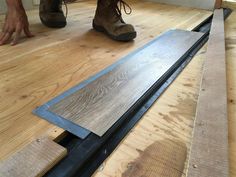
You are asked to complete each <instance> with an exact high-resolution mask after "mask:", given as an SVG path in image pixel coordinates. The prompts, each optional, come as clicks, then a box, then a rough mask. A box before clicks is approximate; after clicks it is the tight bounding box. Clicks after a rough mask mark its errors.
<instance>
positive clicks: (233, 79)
mask: <svg viewBox="0 0 236 177" xmlns="http://www.w3.org/2000/svg"><path fill="white" fill-rule="evenodd" d="M235 4H236V3H235ZM229 7H231V6H229ZM235 21H236V12H235V11H233V13H232V14H231V15H230V16H229V17H228V19H227V20H226V22H225V35H226V36H225V37H226V41H225V42H226V64H227V86H228V89H227V91H228V120H229V123H228V126H229V160H230V163H229V165H230V177H236V60H235V58H236V35H235V34H236V23H235Z"/></svg>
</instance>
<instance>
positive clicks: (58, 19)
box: [39, 0, 66, 28]
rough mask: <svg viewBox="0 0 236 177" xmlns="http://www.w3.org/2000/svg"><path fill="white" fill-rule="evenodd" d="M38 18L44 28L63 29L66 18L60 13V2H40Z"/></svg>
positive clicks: (42, 0)
mask: <svg viewBox="0 0 236 177" xmlns="http://www.w3.org/2000/svg"><path fill="white" fill-rule="evenodd" d="M39 17H40V20H41V22H42V23H43V24H44V25H45V26H48V27H51V28H63V27H65V26H66V17H65V15H64V13H63V11H62V0H40V6H39Z"/></svg>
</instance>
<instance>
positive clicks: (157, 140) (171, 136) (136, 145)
mask: <svg viewBox="0 0 236 177" xmlns="http://www.w3.org/2000/svg"><path fill="white" fill-rule="evenodd" d="M205 52H206V46H204V47H203V48H202V49H201V50H200V51H199V52H198V53H197V55H196V56H195V57H194V58H193V60H192V61H191V62H190V63H189V64H188V65H187V66H186V68H185V69H184V70H183V72H182V73H181V74H180V75H179V76H178V77H177V78H176V80H174V82H173V83H172V84H171V85H170V86H169V87H168V89H167V90H166V91H165V93H164V94H162V95H161V97H160V98H158V100H157V101H156V102H155V104H154V105H153V106H152V107H151V109H149V111H148V112H147V113H146V114H145V115H144V117H143V118H142V120H140V121H139V122H138V123H137V125H136V126H135V127H134V128H133V129H132V130H131V131H130V133H129V134H128V135H127V136H126V137H125V138H124V139H123V141H122V143H120V145H119V146H118V147H117V148H116V150H115V151H114V152H113V153H112V154H111V155H110V156H109V157H108V159H107V160H106V161H105V162H104V163H103V164H102V165H101V167H100V168H99V169H98V170H97V172H96V173H95V174H94V177H111V176H112V177H130V176H132V175H133V176H134V175H135V174H137V173H138V174H140V176H141V175H142V176H145V177H153V176H154V173H152V171H155V172H156V175H155V177H163V174H165V175H166V176H171V177H180V176H182V177H185V176H186V164H187V162H186V161H187V159H188V157H189V149H190V145H191V144H190V143H191V133H192V128H193V120H194V116H195V109H196V104H197V97H198V91H199V87H200V80H201V73H202V66H203V61H204V59H205ZM157 147H158V149H157V150H156V148H157ZM186 148H187V149H186ZM154 149H155V150H154ZM158 150H159V152H155V153H154V151H158ZM175 152H176V153H177V152H178V154H176V153H175ZM145 154H156V155H155V158H149V160H148V158H147V159H143V158H144V156H147V155H145ZM149 157H150V156H149ZM143 160H144V161H145V162H146V163H142V162H143ZM147 162H148V164H147ZM149 162H150V163H149ZM183 166H184V169H183V168H182V167H183ZM133 168H134V169H137V168H139V169H143V170H138V171H136V170H133ZM147 169H151V170H147Z"/></svg>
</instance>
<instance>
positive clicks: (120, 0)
mask: <svg viewBox="0 0 236 177" xmlns="http://www.w3.org/2000/svg"><path fill="white" fill-rule="evenodd" d="M113 5H114V6H113V7H114V8H115V11H116V14H117V16H118V17H119V18H120V19H121V21H122V22H124V21H123V19H122V12H121V11H122V8H123V9H124V12H125V14H127V15H130V14H131V13H132V9H131V7H130V6H129V4H127V3H126V2H125V1H123V0H116V1H115V2H114V4H113Z"/></svg>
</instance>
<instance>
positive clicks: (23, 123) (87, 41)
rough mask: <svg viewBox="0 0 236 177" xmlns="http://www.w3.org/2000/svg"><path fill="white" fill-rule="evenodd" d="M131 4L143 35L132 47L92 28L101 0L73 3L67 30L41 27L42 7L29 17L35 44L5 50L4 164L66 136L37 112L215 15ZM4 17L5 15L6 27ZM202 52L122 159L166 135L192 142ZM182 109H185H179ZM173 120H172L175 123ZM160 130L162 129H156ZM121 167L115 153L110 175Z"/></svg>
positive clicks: (0, 137) (1, 85)
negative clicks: (162, 38)
mask: <svg viewBox="0 0 236 177" xmlns="http://www.w3.org/2000/svg"><path fill="white" fill-rule="evenodd" d="M127 2H128V3H129V5H130V6H131V7H132V8H133V13H132V15H129V16H126V15H125V14H124V18H125V20H126V21H127V22H128V23H132V24H133V25H134V26H135V28H136V30H137V32H138V34H139V35H138V36H137V38H136V39H135V41H134V42H131V43H118V42H115V41H112V40H110V39H108V38H107V37H106V36H104V35H102V34H100V33H97V32H95V31H93V30H90V29H91V20H92V18H93V15H94V10H95V8H96V1H83V2H80V3H75V4H68V7H69V14H68V18H67V22H68V24H67V27H66V28H63V29H60V30H55V29H49V28H47V27H45V26H43V25H41V22H40V20H39V18H38V11H37V10H34V11H29V12H27V13H28V15H29V16H28V17H29V22H30V29H31V30H32V32H33V33H34V34H35V37H34V38H31V39H28V40H25V38H21V41H20V45H17V46H14V47H12V46H9V45H6V46H1V47H0V75H1V77H0V98H1V99H0V144H1V146H0V161H2V160H4V159H6V158H7V157H9V156H11V155H12V154H13V153H15V152H16V151H18V150H19V149H21V148H22V147H24V146H25V145H26V144H28V143H29V142H31V141H33V140H35V139H36V138H37V137H39V136H41V135H45V136H49V137H51V138H52V139H55V138H57V137H58V135H61V133H62V132H64V130H63V129H60V128H58V127H56V126H54V125H53V124H50V123H48V122H47V121H45V120H43V119H40V118H38V117H37V116H34V115H32V110H33V109H35V107H37V106H40V105H42V104H43V103H45V102H46V101H48V100H50V99H52V98H54V97H56V96H57V95H59V94H61V93H62V92H64V91H66V90H68V89H69V88H71V87H72V86H74V85H76V84H77V83H79V82H81V81H83V80H85V79H86V78H88V77H89V76H91V75H93V74H95V73H97V72H99V71H100V70H102V69H104V68H106V67H107V66H109V65H111V64H112V63H114V62H115V61H117V60H118V59H119V58H121V57H122V56H124V55H127V54H128V53H130V52H131V51H133V50H135V49H136V48H138V47H140V46H142V45H144V44H145V43H147V42H149V41H150V40H152V39H153V38H154V37H156V36H158V35H159V34H160V33H161V32H163V31H166V30H168V29H170V28H179V29H185V30H191V29H193V28H194V27H195V26H197V25H198V24H199V23H201V22H202V21H203V20H205V19H206V18H207V17H209V16H210V15H211V12H210V11H205V10H200V9H193V8H186V7H177V6H169V5H164V4H158V3H152V2H146V1H130V0H128V1H127ZM144 9H145V10H144ZM4 18H5V16H0V27H1V26H2V24H3V21H4ZM158 19H160V20H158ZM94 41H96V42H94ZM13 51H14V52H13ZM203 52H204V51H201V53H200V54H199V55H198V57H197V58H196V59H195V60H194V62H193V64H191V65H190V67H188V68H189V69H188V70H187V71H186V72H183V74H181V76H179V77H180V78H181V79H178V81H176V82H174V84H172V86H171V88H172V89H169V88H168V90H167V91H166V92H165V94H164V95H165V96H162V99H161V100H162V101H157V103H156V105H155V106H153V108H151V109H150V113H151V114H150V113H149V114H147V116H145V118H144V119H145V121H142V122H141V123H140V124H139V126H138V127H139V128H138V129H137V133H135V136H133V134H132V135H131V136H130V138H129V140H128V142H130V144H129V145H127V146H126V144H127V143H124V144H123V143H122V144H123V146H122V147H123V148H122V150H123V151H118V152H119V153H118V154H119V156H120V157H122V158H124V159H126V160H127V161H128V160H129V159H131V158H130V157H131V156H132V155H133V151H134V150H135V148H136V147H137V146H138V147H139V148H140V149H145V147H146V146H148V145H149V144H151V143H152V141H156V140H158V139H162V138H163V137H164V136H167V137H170V138H172V137H180V138H181V139H182V141H183V142H184V143H186V142H188V141H189V139H190V137H189V134H190V133H189V132H190V131H191V121H192V116H191V114H192V111H193V108H192V105H194V104H193V103H194V101H193V100H195V99H196V98H195V96H194V95H195V94H196V93H195V92H196V90H197V87H196V83H197V79H196V78H198V75H197V73H198V71H199V70H200V68H201V67H200V66H201V62H202V57H203V56H204V53H203ZM182 92H185V93H182ZM168 104H171V106H168ZM182 109H184V110H185V111H184V112H182V111H180V110H182ZM178 110H179V111H178ZM159 113H160V114H163V116H161V115H159ZM172 113H173V114H175V115H176V116H178V117H177V119H173V121H171V120H170V119H165V117H167V116H171V115H172ZM152 120H155V122H153V121H152ZM166 120H168V121H169V120H170V121H169V123H168V122H167V121H166ZM154 125H155V126H157V128H156V129H158V130H159V132H156V131H155V130H156V129H152V128H150V127H152V126H154ZM146 129H148V130H149V131H145V130H146ZM168 132H171V135H169V133H168ZM149 134H152V135H153V136H150V138H148V142H146V141H145V140H143V139H145V137H147V136H148V137H149ZM144 135H145V136H144ZM172 135H173V136H172ZM141 139H142V140H141ZM139 140H140V141H139ZM132 143H133V144H132ZM124 156H125V157H124ZM119 162H121V161H119V158H116V157H114V156H113V158H112V164H113V165H112V166H110V165H108V166H107V167H108V168H106V169H108V170H104V171H105V172H106V175H107V176H115V175H117V176H119V174H120V173H121V171H120V167H121V166H122V167H124V168H123V169H125V166H123V165H122V164H126V163H124V162H123V161H122V162H121V163H119ZM113 172H114V173H113Z"/></svg>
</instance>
